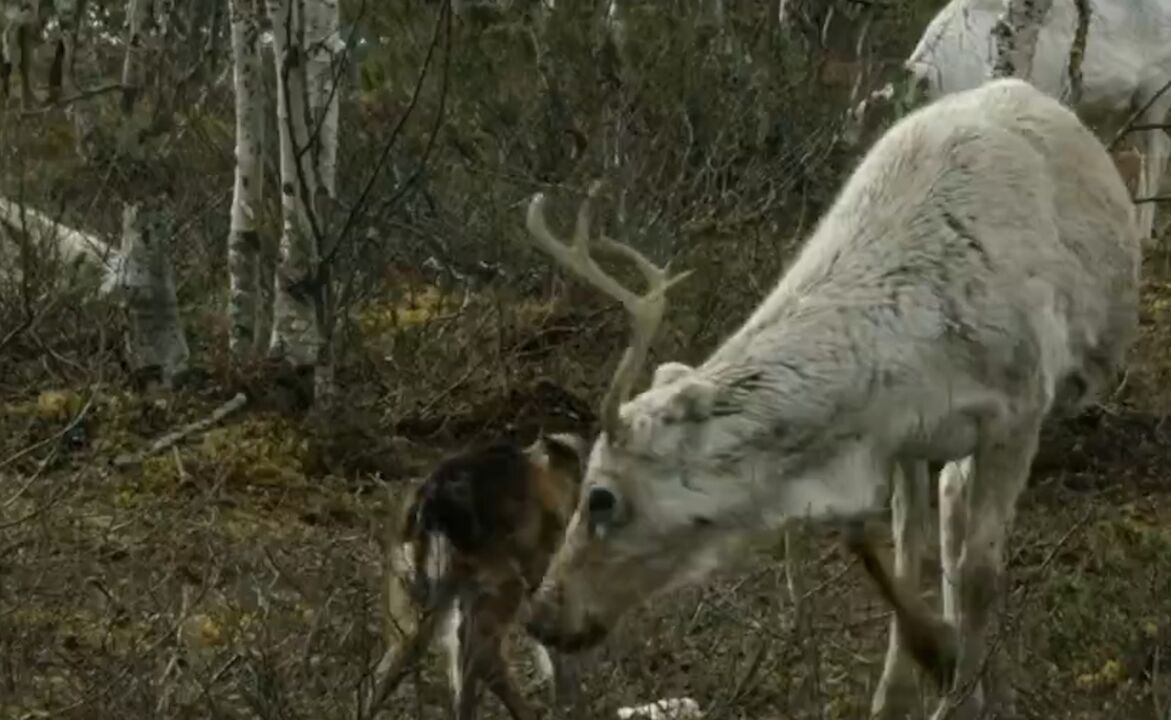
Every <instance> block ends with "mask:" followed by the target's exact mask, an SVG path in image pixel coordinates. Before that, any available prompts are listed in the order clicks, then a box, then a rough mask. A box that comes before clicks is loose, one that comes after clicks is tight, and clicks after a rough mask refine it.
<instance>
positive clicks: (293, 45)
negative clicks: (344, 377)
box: [266, 0, 321, 367]
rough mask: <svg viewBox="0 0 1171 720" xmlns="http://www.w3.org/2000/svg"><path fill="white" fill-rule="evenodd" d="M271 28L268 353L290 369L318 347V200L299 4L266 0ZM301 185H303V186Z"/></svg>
mask: <svg viewBox="0 0 1171 720" xmlns="http://www.w3.org/2000/svg"><path fill="white" fill-rule="evenodd" d="M266 2H267V6H268V12H269V16H270V18H271V19H272V27H273V55H274V59H275V64H276V77H277V93H276V96H277V135H278V137H279V140H280V174H281V225H282V227H281V241H280V258H279V260H278V265H277V272H276V283H275V288H274V302H273V330H272V339H271V342H270V344H269V355H270V356H271V357H274V358H282V359H284V360H286V361H287V362H288V363H289V364H291V365H293V366H294V367H306V366H313V365H316V363H317V359H318V355H319V351H320V347H321V334H320V332H319V312H318V311H319V305H320V302H319V300H320V297H321V292H320V290H319V288H318V287H317V284H318V279H319V278H318V273H317V270H318V262H319V260H320V258H319V253H318V248H317V243H316V240H315V238H314V236H313V231H312V228H311V226H310V222H309V208H307V207H306V205H305V198H313V197H315V196H316V191H317V182H316V173H315V168H314V167H313V166H314V162H313V153H312V152H306V149H307V148H308V146H309V143H308V135H309V132H308V128H307V126H306V120H307V118H308V112H307V110H308V107H307V105H308V98H307V93H306V79H305V44H304V31H303V30H304V24H303V22H302V20H303V18H302V1H301V0H266ZM303 183H304V185H303Z"/></svg>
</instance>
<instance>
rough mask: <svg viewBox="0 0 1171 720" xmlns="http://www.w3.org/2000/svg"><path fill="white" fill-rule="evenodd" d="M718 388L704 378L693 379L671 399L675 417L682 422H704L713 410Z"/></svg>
mask: <svg viewBox="0 0 1171 720" xmlns="http://www.w3.org/2000/svg"><path fill="white" fill-rule="evenodd" d="M718 394H719V388H718V387H716V384H715V383H713V382H711V381H710V380H707V379H705V378H693V379H692V380H691V382H689V383H687V384H686V385H684V386H683V387H681V388H679V392H678V393H677V394H676V395H675V397H674V398H673V405H674V408H673V409H674V410H675V417H676V418H677V419H678V420H681V421H683V422H697V421H701V420H706V419H708V418H709V417H711V415H712V410H713V409H714V408H715V405H716V399H717V395H718Z"/></svg>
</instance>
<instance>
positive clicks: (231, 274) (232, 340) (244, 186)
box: [228, 0, 264, 360]
mask: <svg viewBox="0 0 1171 720" xmlns="http://www.w3.org/2000/svg"><path fill="white" fill-rule="evenodd" d="M229 8H230V12H231V23H232V62H233V64H234V66H235V69H234V78H235V89H236V183H235V188H234V189H233V194H232V218H231V228H230V230H229V234H228V285H229V296H228V318H229V320H230V321H231V333H230V335H229V339H228V343H229V347H230V348H231V350H232V354H233V355H234V356H235V357H236V358H237V359H241V360H242V359H246V358H248V357H250V356H251V355H252V354H253V353H254V352H255V351H256V350H257V349H258V339H257V338H258V336H257V329H258V328H257V310H258V308H259V303H258V298H257V295H258V291H259V280H260V236H259V234H258V232H257V227H256V219H257V215H258V213H259V211H260V189H261V184H262V182H263V172H262V171H263V165H262V162H261V154H260V143H261V133H262V132H263V127H264V125H263V120H264V115H263V113H264V95H263V93H262V92H261V90H262V86H261V83H262V75H261V72H260V15H259V8H258V6H257V3H256V0H230V3H229Z"/></svg>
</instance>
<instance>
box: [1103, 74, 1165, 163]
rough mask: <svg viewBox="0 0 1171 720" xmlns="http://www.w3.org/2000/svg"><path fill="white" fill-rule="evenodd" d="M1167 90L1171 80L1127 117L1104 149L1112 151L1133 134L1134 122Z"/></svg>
mask: <svg viewBox="0 0 1171 720" xmlns="http://www.w3.org/2000/svg"><path fill="white" fill-rule="evenodd" d="M1169 89H1171V80H1168V81H1167V82H1165V83H1163V87H1161V88H1159V92H1157V93H1155V94H1154V95H1152V96H1151V98H1150V100H1147V101H1146V103H1144V104H1143V106H1142V107H1140V108H1139V109H1138V110H1135V111H1134V112H1133V113H1131V116H1130V117H1128V118H1127V119H1126V122H1125V123H1124V124H1123V125H1122V129H1121V130H1119V131H1118V133H1117V134H1116V135H1115V136H1114V139H1113V140H1111V141H1110V144H1109V145H1107V146H1106V149H1107V150H1113V149H1114V147H1115V146H1116V145H1118V143H1119V142H1121V141H1122V138H1124V137H1126V136H1127V135H1129V134H1130V133H1132V132H1135V129H1134V128H1135V122H1137V121H1138V119H1139V118H1140V117H1142V116H1143V115H1144V114H1145V113H1146V111H1147V110H1150V109H1151V106H1152V105H1154V104H1155V103H1156V102H1158V101H1159V98H1161V97H1163V93H1165V92H1167V90H1169Z"/></svg>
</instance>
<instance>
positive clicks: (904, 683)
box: [870, 460, 930, 720]
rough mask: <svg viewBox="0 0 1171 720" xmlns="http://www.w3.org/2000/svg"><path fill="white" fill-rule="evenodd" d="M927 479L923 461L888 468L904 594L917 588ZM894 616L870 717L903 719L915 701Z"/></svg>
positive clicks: (909, 662) (898, 578) (898, 577)
mask: <svg viewBox="0 0 1171 720" xmlns="http://www.w3.org/2000/svg"><path fill="white" fill-rule="evenodd" d="M929 481H930V478H929V476H928V472H927V463H926V462H924V461H921V460H920V461H911V460H907V461H902V462H899V463H897V464H896V466H895V468H894V473H893V478H892V487H891V532H892V533H893V535H894V552H895V561H894V577H895V582H896V583H898V584H899V585H900V586H902V587H903V588H905V589H906V590H907V592H911V593H917V592H918V591H919V584H920V575H921V573H920V566H921V564H922V557H923V548H924V546H925V545H926V541H927V538H926V528H925V527H924V526H925V524H926V520H927V512H928V510H929V509H930V508H929V506H928V502H927V485H928V483H929ZM903 622H904V621H902V620H900V619H899V615H898V613H895V614H894V616H893V617H892V618H891V624H890V640H889V644H888V645H887V651H886V661H885V663H884V665H883V668H882V677H881V678H880V679H879V681H878V687H877V688H875V690H874V696H873V698H872V700H871V704H870V715H871V717H874V718H880V719H881V720H887V719H889V718H899V717H906V715H907V714H908V713H909V712H910V710H911V706H912V704H913V703H914V701H915V699H916V692H915V691H916V683H915V661H914V658H913V657H912V655H911V652H910V648H908V646H907V643H906V641H905V638H906V637H907V636H908V632H907V628H901V627H900V623H903Z"/></svg>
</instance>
